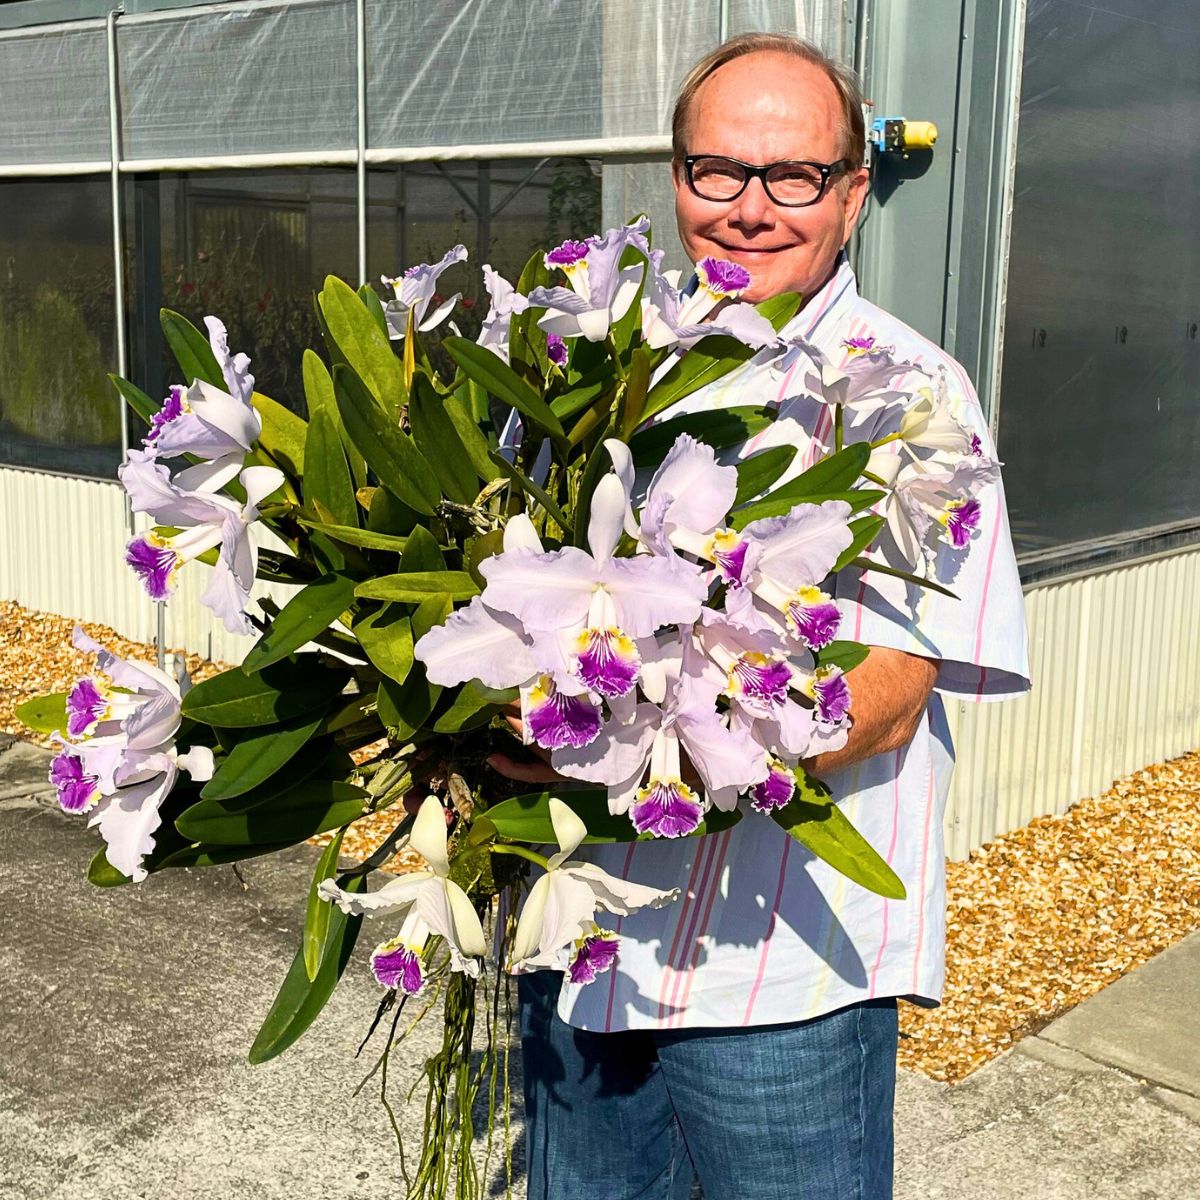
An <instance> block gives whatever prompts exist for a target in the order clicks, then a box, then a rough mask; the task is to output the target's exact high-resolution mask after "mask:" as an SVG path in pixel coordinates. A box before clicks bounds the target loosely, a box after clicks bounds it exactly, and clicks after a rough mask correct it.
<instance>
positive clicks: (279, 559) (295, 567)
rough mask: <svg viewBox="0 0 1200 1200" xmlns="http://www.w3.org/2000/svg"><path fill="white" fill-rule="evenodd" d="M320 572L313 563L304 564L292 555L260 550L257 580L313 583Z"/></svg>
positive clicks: (256, 573) (277, 551)
mask: <svg viewBox="0 0 1200 1200" xmlns="http://www.w3.org/2000/svg"><path fill="white" fill-rule="evenodd" d="M319 574H320V572H319V571H318V570H317V568H316V567H315V566H313V564H312V563H308V562H302V561H301V560H300V559H298V558H296V557H295V555H292V554H284V553H283V552H282V551H279V550H259V552H258V570H257V571H256V572H255V576H254V577H255V578H256V579H268V580H270V581H271V582H273V583H311V582H312V581H313V580H314V579H316V578H317V577H318V575H319Z"/></svg>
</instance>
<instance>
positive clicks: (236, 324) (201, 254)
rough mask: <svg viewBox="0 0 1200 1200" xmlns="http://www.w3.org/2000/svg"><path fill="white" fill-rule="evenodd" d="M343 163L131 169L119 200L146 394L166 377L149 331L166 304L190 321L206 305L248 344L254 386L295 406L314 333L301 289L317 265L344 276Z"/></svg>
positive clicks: (348, 253)
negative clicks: (173, 171)
mask: <svg viewBox="0 0 1200 1200" xmlns="http://www.w3.org/2000/svg"><path fill="white" fill-rule="evenodd" d="M355 194H356V190H355V174H354V172H353V171H352V170H348V169H347V170H338V169H327V170H318V169H311V170H309V169H303V168H297V169H292V170H278V171H254V172H237V171H219V172H214V171H203V172H199V171H198V172H194V173H191V174H185V175H163V176H161V177H154V176H150V177H144V178H139V179H138V180H136V181H135V182H134V183H133V184H132V196H131V199H130V202H129V203H128V205H127V209H128V212H127V219H128V222H129V230H130V232H129V237H130V241H131V244H133V245H135V246H136V247H137V268H136V269H137V272H138V276H139V284H138V286H135V287H134V288H132V289H131V290H132V292H133V297H132V299H131V303H132V304H133V305H134V311H133V313H132V319H131V342H132V346H133V361H134V363H135V367H134V371H135V374H134V379H135V381H136V382H137V383H138V384H139V385H140V386H142V387H143V388H145V390H146V391H147V392H149V393H150V394H151V395H152V396H155V397H158V396H161V395H163V394H164V393H165V391H166V387H167V385H168V384H169V383H170V382H172V381H173V380H175V379H177V377H178V370H177V368H176V367H175V366H174V360H173V359H172V358H171V356H170V352H169V351H168V350H166V348H165V346H164V345H163V341H162V337H161V334H160V331H159V323H158V310H159V308H160V307H166V308H172V309H175V310H176V311H177V312H180V313H183V315H184V316H186V317H187V318H188V320H190V321H192V322H193V323H194V324H195V325H196V326H197V327H198V328H201V329H203V318H204V317H205V316H206V315H208V314H210V313H211V314H213V315H215V316H218V317H220V318H221V320H222V321H224V322H225V325H226V327H227V328H228V330H229V345H230V348H231V349H233V350H235V351H244V352H245V353H246V354H249V355H250V359H251V368H250V369H251V371H252V372H253V374H254V379H255V387H256V389H257V390H258V391H260V392H262V393H264V394H265V395H268V396H271V397H272V398H273V399H275V400H278V401H280V402H281V403H283V404H287V405H288V406H289V407H291V408H293V409H294V410H295V411H297V412H300V413H303V412H304V411H305V405H304V385H303V380H302V376H301V360H302V356H303V353H304V349H305V347H307V346H314V347H319V346H320V345H321V336H320V330H319V327H318V325H317V321H316V317H315V315H314V311H313V292H314V290H316V289H318V288H320V286H321V283H322V281H323V280H324V278H325V276H326V275H329V274H334V275H340V276H341V277H342V278H344V279H345V280H346V281H347V282H349V283H351V284H352V285H353V284H354V283H356V279H355V276H356V273H357V269H358V268H357V264H358V232H357V231H358V222H357V213H356V209H355Z"/></svg>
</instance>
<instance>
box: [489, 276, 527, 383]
mask: <svg viewBox="0 0 1200 1200" xmlns="http://www.w3.org/2000/svg"><path fill="white" fill-rule="evenodd" d="M483 285H484V287H485V288H487V294H488V299H489V301H490V302H491V303H490V306H489V307H488V312H487V316H486V317H484V319H483V327H482V328H481V329H480V331H479V337H478V339H477V340H478V343H479V345H481V346H486V347H487V348H488V349H489V350H490V351H491V352H492V353H493V354H495V355H496V356H497V357H498V358H500V359H502V360H503V361H504V362H508V333H509V328H510V326H511V325H512V319H513V317H515V316H516V315H517V314H518V313H523V312H524V311H525V310H526V309H527V308H528V307H529V301H528V300H527V299H526V298H525V297H524V296H522V295H521V293H520V292H518V291H517V290H516V288H514V287H513V285H512V284H511V283H509V282H508V280H507V279H505V278H504V276H503V275H501V274H499V273H498V272H496V271H493V270H492V268H491V267H490V266H488V265H487V264H486V263H485V264H484V266H483Z"/></svg>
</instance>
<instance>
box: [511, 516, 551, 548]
mask: <svg viewBox="0 0 1200 1200" xmlns="http://www.w3.org/2000/svg"><path fill="white" fill-rule="evenodd" d="M518 549H523V550H533V551H536V552H537V553H538V554H541V553H543V550H542V539H541V538H540V537H538V534H537V530H536V529H534V527H533V522H532V521H531V520H530V519H529V516H528V514H527V513H517V514H516V515H515V516H512V517H509V518H508V524H507V525H505V526H504V550H505V553H507V552H508V551H509V550H518Z"/></svg>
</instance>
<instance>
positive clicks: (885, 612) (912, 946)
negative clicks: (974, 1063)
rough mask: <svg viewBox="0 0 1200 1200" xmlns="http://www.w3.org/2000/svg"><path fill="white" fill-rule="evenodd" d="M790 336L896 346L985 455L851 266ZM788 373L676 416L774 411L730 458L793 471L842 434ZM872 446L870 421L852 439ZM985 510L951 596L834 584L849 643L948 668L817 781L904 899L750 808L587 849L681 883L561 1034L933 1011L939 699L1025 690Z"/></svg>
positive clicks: (942, 764) (623, 871)
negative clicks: (678, 834) (821, 856)
mask: <svg viewBox="0 0 1200 1200" xmlns="http://www.w3.org/2000/svg"><path fill="white" fill-rule="evenodd" d="M784 333H785V335H786V336H796V335H799V336H801V337H803V338H804V339H806V340H807V341H809V342H811V343H813V344H814V345H816V346H817V347H818V348H819V349H820V350H821V351H822V352H823V353H824V354H826V355H827V356H829V357H830V358H831V359H832V360H833V362H835V363H840V362H843V361H844V360H845V357H846V350H845V348H844V346H843V343H844V342H845V341H846V339H849V338H866V337H873V338H874V339H875V343H876V345H887V346H892V347H894V348H895V349H894V357H895V358H896V359H897V360H898V361H899V360H908V361H911V362H913V363H914V364H916V365H917V366H918V367H919V368H920V369H921V370H922V371H924V372H926V373H927V374H928V375H931V376H934V377H937V376H938V375H939V374H940V373H942V372H944V376H945V379H946V383H947V386H948V389H949V394H950V398H951V404H952V407H953V408H954V410H955V414H956V415H957V416H958V418H959V419H960V420H961V421H962V422H963V423H964V424H966V425H968V427H970V428H972V429H973V430H974V431H975V432H976V433H977V434H978V435H979V438H980V440H981V442H982V446H983V450H984V453H987V454H991V455H993V456H994V449H993V447H992V444H991V438H990V436H989V433H988V428H987V422H986V421H985V420H984V417H983V413H982V411H981V409H980V407H979V402H978V400H977V399H976V397H975V392H974V389H973V388H972V386H971V383H970V380H969V379H968V378H967V376H966V373H965V372H964V371H963V369H962V367H960V366H959V365H958V363H956V362H955V361H954V360H953V359H952V358H950V357H949V356H948V355H947V354H946V353H945V352H944V351H942V350H941V349H940V348H939V347H938V346H936V345H934V344H933V343H932V342H929V341H927V340H926V339H925V338H923V337H921V336H920V335H919V334H917V333H916V332H914V331H913V330H912V329H909V328H908V327H907V326H906V325H904V324H903V322H901V321H899V320H897V319H896V318H895V317H893V316H891V315H889V314H888V313H885V312H883V311H882V310H881V309H879V308H876V307H875V306H874V305H873V304H870V303H868V302H867V301H865V300H863V299H862V298H861V297H860V296H859V294H858V290H857V287H856V285H855V280H854V274H853V271H852V270H851V268H850V266H849V264H848V262H847V261H846V260H845V259H844V258H843V260H842V262H841V264H840V266H839V268H838V270H837V271H836V273H835V274H834V276H833V278H832V279H831V280H830V281H829V283H827V284H826V285H825V287H824V288H822V289H821V291H819V292H818V293H816V294H815V295H814V296H813V298H812V300H811V301H810V302H809V303H808V304H807V305H806V306H805V308H804V309H803V310H802V311H801V312H800V313H799V314H798V315H797V316H796V317H795V318H793V320H792V322H791V323H790V324H789V325H788V327H787V328H786V329H785V330H784ZM792 357H793V358H795V356H792ZM798 369H800V364H799V363H798V362H792V363H791V364H789V359H788V357H787V356H784V357H783V358H777V359H776V360H775V361H773V362H768V361H763V356H759V357H758V358H756V359H753V360H751V362H750V363H748V364H747V365H746V366H745V367H743V368H740V369H739V370H738V371H736V372H734V373H733V374H731V375H729V376H727V377H726V378H724V379H722V380H720V381H718V382H717V383H716V384H714V385H712V386H710V387H709V388H706V389H704V390H703V391H702V392H698V393H696V394H695V395H694V396H692V397H689V398H688V399H687V400H686V401H685V402H684V405H685V406H686V407H687V408H689V409H692V410H700V409H714V408H722V407H729V406H733V405H744V404H768V403H769V404H771V405H774V406H775V407H776V409H777V418H776V420H775V421H774V423H773V424H772V425H770V426H769V427H768V429H767V430H766V431H765V432H764V433H763V434H761V435H759V436H758V437H756V438H755V439H753V440H751V441H750V442H749V443H748V444H747V445H746V446H744V447H741V448H739V451H738V453H740V454H746V453H750V452H753V451H756V450H760V449H763V448H765V447H767V446H771V445H782V444H788V445H797V446H799V447H800V453H799V454H798V455H797V458H796V463H795V466H794V470H795V471H797V472H798V471H800V470H803V469H804V468H805V467H807V466H810V465H811V464H812V463H813V462H815V461H816V460H817V459H818V458H820V457H821V456H823V455H824V454H826V453H828V452H829V451H830V450H831V449H832V440H833V432H832V420H831V416H830V410H829V409H828V408H826V407H825V406H824V405H823V404H820V403H819V402H817V401H816V400H814V399H813V398H811V397H809V396H806V395H804V394H803V386H802V383H801V382H800V380H799V379H798V378H795V374H796V372H797V370H798ZM921 382H927V380H921ZM915 386H916V381H915V380H914V387H915ZM682 407H683V406H681V408H682ZM678 411H680V409H672V414H671V415H674V414H675V413H676V412H678ZM869 437H871V429H870V427H869V422H868V424H867V427H865V428H863V427H856V428H854V430H853V432H852V433H851V434H848V439H849V440H862V439H864V438H869ZM735 457H736V455H735ZM980 500H981V502H982V505H983V514H982V519H981V521H980V530H981V533H980V535H979V536H978V537H977V538H976V539H975V540H974V541H973V542H972V543H971V548H970V551H969V552H968V554H967V555H966V558H965V561H964V562H963V565H962V567H961V569H959V571H958V573H957V574H956V575H955V577H954V579H953V582H952V587H953V591H954V592H955V593H956V595H957V597H958V598H957V599H950V598H948V597H946V596H941V595H938V594H937V593H935V592H932V591H929V590H927V589H922V590H920V591H919V592H918V591H917V589H913V588H910V587H909V585H907V584H905V583H904V582H903V581H901V580H897V579H894V578H890V577H888V576H884V575H882V574H879V573H866V574H864V573H863V572H861V571H859V570H857V569H854V568H851V569H847V570H845V571H843V572H841V573H840V574H839V575H838V576H837V578H836V579H835V580H834V592H835V595H836V598H837V602H838V605H839V607H840V608H841V611H842V628H841V636H842V637H844V638H850V639H854V640H857V641H861V642H865V643H867V644H868V645H874V646H886V647H891V648H893V649H896V650H904V651H908V652H910V653H913V654H919V655H922V656H924V657H927V658H932V659H936V660H938V661H939V667H938V675H937V681H936V684H935V690H934V693H933V695H932V696H931V698H930V703H929V705H928V708H927V710H926V713H925V715H924V717H923V719H922V721H921V725H920V727H919V729H918V731H917V734H916V736H915V737H914V738H913V740H912V742H911V743H910V744H909V745H908V746H906V747H905V748H903V749H901V750H897V751H894V752H891V753H887V754H881V755H876V756H875V757H872V758H868V759H865V760H863V761H861V762H858V763H855V764H853V765H852V766H850V767H848V768H846V769H844V770H841V771H837V772H830V773H828V775H827V776H826V779H825V782H826V783H828V785H829V787H830V789H831V790H832V792H833V795H834V797H835V798H836V799H837V801H838V804H839V805H840V807H841V808H842V810H843V811H844V812H845V814H846V816H847V817H848V818H849V819H850V821H851V822H852V823H853V825H854V826H855V828H857V829H858V830H859V831H860V832H861V833H862V834H863V836H864V837H866V838H867V839H868V840H869V841H870V842H871V844H872V845H873V846H874V847H875V849H876V850H877V851H878V852H879V853H880V854H881V855H882V856H883V857H884V858H885V859H886V860H887V862H888V863H889V864H890V866H891V867H892V869H893V870H894V871H895V872H896V874H897V875H899V876H900V878H901V880H903V882H904V885H905V889H906V891H907V899H906V900H902V901H899V900H887V899H884V898H883V897H880V896H876V895H874V894H873V893H871V892H868V891H866V890H865V889H863V888H862V887H860V886H859V885H857V884H855V883H852V882H851V881H850V880H848V879H847V878H845V876H843V875H841V874H840V873H838V872H837V871H835V870H833V869H832V868H830V867H828V866H826V865H825V864H824V863H823V862H821V861H820V860H818V859H816V858H815V857H814V856H813V855H812V854H811V853H810V852H809V851H808V850H806V849H805V848H804V847H803V846H801V845H800V844H799V843H798V842H795V841H794V840H792V839H791V838H789V837H788V836H787V835H786V834H785V833H784V832H783V830H781V829H780V828H779V826H778V825H776V824H775V822H774V821H772V820H770V819H769V818H768V817H766V816H762V815H760V814H758V813H754V812H750V811H747V812H746V814H745V816H744V818H743V819H742V821H740V822H739V823H738V824H737V825H736V826H734V827H733V828H732V829H730V830H727V831H725V832H723V833H718V834H711V835H709V836H706V837H702V838H681V839H679V840H677V841H666V840H664V841H650V842H634V843H626V844H621V845H607V846H587V847H583V848H581V850H580V852H579V857H581V858H586V859H588V860H589V861H591V862H594V863H596V864H597V865H599V866H601V867H602V868H604V869H605V870H606V871H609V872H610V873H612V874H614V875H619V876H621V877H623V878H628V879H632V880H635V881H636V882H638V883H642V884H647V885H649V886H651V887H657V888H671V887H679V888H680V897H679V899H678V900H677V901H676V902H675V903H674V904H670V905H667V906H666V907H664V908H661V909H643V910H642V911H640V912H637V913H635V914H634V915H632V916H630V917H626V918H623V919H616V918H610V926H611V928H612V929H614V930H615V931H616V932H617V933H618V934H619V936H620V939H621V948H620V956H619V958H618V960H617V963H616V965H615V967H614V968H613V969H612V970H611V971H610V972H609V973H608V974H606V975H602V976H601V977H600V978H599V979H597V980H596V981H595V982H594V983H591V984H587V985H576V984H571V983H569V982H568V981H567V979H566V976H564V984H563V990H562V994H561V998H560V1001H559V1013H560V1015H561V1016H562V1017H563V1019H564V1020H566V1021H568V1022H569V1023H570V1024H572V1025H574V1026H577V1027H579V1028H581V1029H593V1030H605V1031H612V1030H622V1029H674V1028H691V1027H713V1026H715V1027H731V1026H750V1025H770V1024H776V1023H780V1022H786V1021H797V1020H801V1019H805V1018H809V1017H815V1016H819V1015H820V1014H822V1013H827V1012H832V1011H834V1010H836V1009H838V1008H842V1007H844V1006H845V1005H847V1004H852V1003H854V1002H856V1001H860V1000H866V999H869V998H872V997H883V996H904V997H908V998H909V999H912V1000H915V1001H917V1002H918V1003H924V1004H936V1003H938V1002H939V1001H940V999H941V993H942V984H943V978H944V974H945V947H944V941H945V937H944V935H945V902H946V897H945V855H944V852H943V845H942V814H943V811H944V808H945V803H946V796H947V793H948V791H949V786H950V775H951V771H952V769H953V766H954V749H953V746H952V745H951V741H950V734H949V730H948V727H947V723H946V716H945V709H944V707H943V699H942V697H943V696H950V697H952V698H954V699H957V700H964V699H966V700H1000V699H1004V698H1006V697H1008V696H1016V695H1019V694H1021V693H1022V692H1024V691H1026V690H1028V688H1029V679H1028V675H1029V669H1028V666H1027V650H1026V631H1025V613H1024V605H1023V603H1022V597H1021V588H1020V582H1019V579H1018V575H1017V566H1016V561H1015V558H1014V555H1013V549H1012V542H1011V539H1010V535H1009V529H1008V517H1007V513H1006V510H1005V505H1004V495H1003V490H1002V485H1001V484H999V483H997V484H993V485H990V486H989V487H987V488H986V489H985V490H984V491H983V493H982V494H981V495H980Z"/></svg>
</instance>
